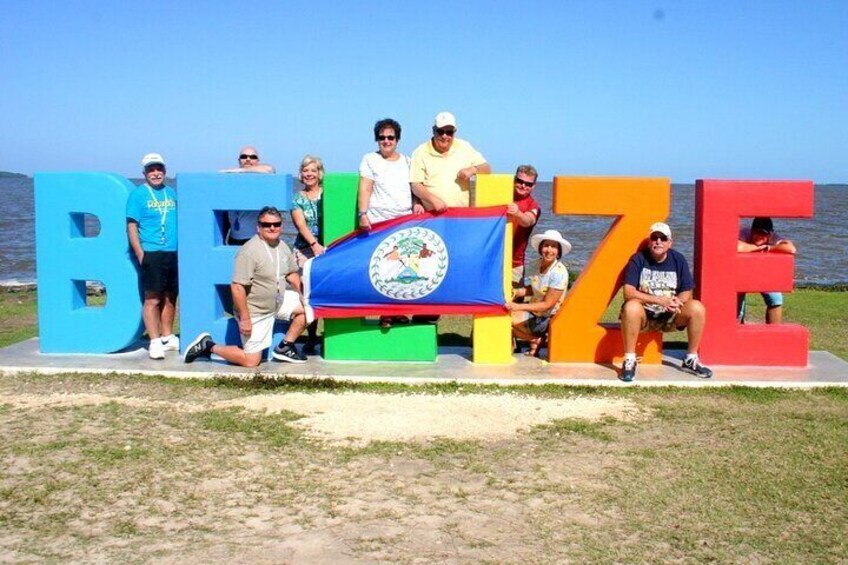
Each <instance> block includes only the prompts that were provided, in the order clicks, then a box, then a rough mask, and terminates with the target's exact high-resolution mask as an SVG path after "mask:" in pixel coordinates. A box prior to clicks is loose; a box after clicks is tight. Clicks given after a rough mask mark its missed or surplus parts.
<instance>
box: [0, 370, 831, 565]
mask: <svg viewBox="0 0 848 565" xmlns="http://www.w3.org/2000/svg"><path fill="white" fill-rule="evenodd" d="M371 386H372V385H357V387H356V388H352V389H347V388H346V389H342V390H339V391H338V392H346V391H347V390H372V391H377V392H407V393H409V392H413V391H414V392H416V393H419V394H420V393H423V392H434V393H439V392H445V390H444V389H441V390H440V389H436V388H434V389H422V388H419V387H411V386H402V385H397V386H394V387H392V388H391V389H387V388H385V387H376V388H370V387H371ZM294 390H305V391H309V390H313V391H314V390H316V389H315V388H309V387H304V388H296V385H295V384H294V383H291V382H287V381H281V382H278V383H276V386H271V383H270V382H262V383H258V386H256V387H254V388H250V387H245V386H244V385H243V383H240V382H236V381H219V382H217V383H215V384H214V386H210V385H208V384H204V383H202V382H198V381H183V380H175V379H165V378H158V377H134V376H122V375H112V376H97V375H61V376H49V377H48V376H37V375H19V376H15V377H9V376H5V377H0V398H5V399H7V404H5V405H2V407H0V427H2V429H3V430H4V441H3V442H2V443H0V460H2V461H3V462H4V472H3V473H2V474H0V531H3V532H5V535H6V536H7V537H3V534H0V545H2V547H3V549H4V551H5V552H6V554H7V555H8V556H9V558H10V559H12V560H16V561H31V560H50V561H86V560H91V559H92V557H91V556H92V554H91V553H90V552H91V551H92V550H93V548H101V549H99V551H101V553H98V556H99V557H98V559H101V560H104V561H127V560H129V561H148V560H173V559H175V558H178V557H179V556H181V555H189V556H191V558H190V559H188V560H189V561H204V560H206V561H208V560H216V558H217V560H228V558H229V560H236V561H250V560H251V557H255V554H249V555H248V554H245V553H243V552H249V551H250V548H252V547H256V548H258V549H257V551H259V550H263V551H266V552H273V551H274V550H275V546H274V545H273V544H274V543H277V542H278V541H279V539H280V535H282V534H280V532H286V536H287V539H291V540H293V541H291V542H290V543H292V544H296V543H297V541H296V540H298V539H304V538H303V537H302V536H308V537H307V538H306V539H307V540H319V541H320V542H321V543H326V544H332V543H333V540H338V539H341V540H343V541H344V543H345V545H346V547H349V548H354V549H352V551H353V554H352V555H351V556H349V560H350V561H353V560H357V559H358V560H361V561H366V562H378V561H383V562H414V561H415V560H419V561H422V562H437V561H439V560H442V561H445V560H446V557H445V555H444V554H442V553H439V552H440V550H441V549H443V547H442V546H440V545H439V544H436V543H431V542H430V541H428V540H432V539H433V538H432V537H427V536H436V537H437V538H438V539H448V540H450V544H449V550H450V552H451V553H450V555H451V556H452V557H451V558H450V559H447V560H453V561H456V562H469V563H470V562H480V563H484V562H491V563H519V562H567V561H571V562H575V563H576V562H602V563H612V562H686V563H689V562H692V563H697V562H722V563H726V562H791V563H808V562H809V563H826V562H839V561H840V560H844V555H845V542H844V532H845V531H848V514H846V513H845V510H844V509H845V504H846V502H848V468H846V465H845V455H844V453H845V450H844V446H845V445H848V391H846V390H845V389H837V388H826V389H814V390H808V391H788V390H769V389H750V388H744V387H730V388H721V389H699V390H691V389H679V388H670V387H669V388H656V389H655V388H639V389H634V388H626V389H621V390H618V389H615V390H610V389H601V388H593V387H563V386H553V385H545V386H524V387H519V388H518V390H517V391H516V390H514V389H512V388H510V389H506V388H501V387H489V386H486V387H475V386H468V385H465V386H457V385H453V386H452V387H451V389H450V393H452V394H464V393H467V392H476V393H480V392H485V393H488V394H509V395H513V394H514V395H520V396H524V395H528V396H539V397H542V398H561V399H564V400H567V399H569V398H576V397H580V398H587V397H593V396H598V397H600V396H607V397H613V398H620V399H628V400H630V401H632V402H633V403H635V404H636V406H637V408H638V413H639V414H640V416H639V417H638V418H636V419H633V420H627V421H622V420H617V419H614V418H611V417H608V418H606V419H604V420H601V421H588V420H582V419H579V418H569V419H561V420H553V421H551V422H549V423H547V424H544V425H540V426H536V427H534V428H533V429H531V430H529V431H528V432H524V433H518V434H517V435H515V436H514V437H512V438H511V439H502V440H499V441H496V442H486V441H469V440H463V441H457V440H450V439H446V438H436V439H434V440H430V441H420V442H419V441H415V442H398V441H390V442H386V441H375V442H372V443H369V444H367V445H363V446H359V447H349V446H344V445H335V444H332V443H329V442H326V441H320V440H314V439H309V438H307V437H306V436H305V435H304V433H303V430H301V429H300V428H299V427H298V426H297V423H298V418H299V415H297V414H293V413H290V412H283V413H281V414H265V413H262V412H254V411H250V410H246V409H236V408H213V407H212V404H213V403H215V402H218V401H222V400H230V399H234V398H239V397H245V396H252V395H257V394H258V395H265V394H269V393H283V394H285V393H287V392H290V391H294ZM59 392H61V393H67V394H74V393H92V392H97V393H98V394H102V395H105V396H107V397H108V398H113V399H114V400H113V401H111V402H107V403H105V404H101V405H97V406H77V407H61V408H60V407H49V406H42V407H39V408H28V409H23V408H17V407H14V406H13V405H12V404H9V403H8V402H11V400H9V399H13V398H17V397H19V396H21V395H25V396H26V397H27V398H33V397H36V398H37V397H39V396H42V395H46V394H55V393H59ZM127 398H130V399H133V401H134V402H133V404H131V405H130V404H127V403H125V402H123V401H122V400H121V399H127ZM434 401H437V399H435V398H434ZM0 402H2V401H0ZM147 402H155V403H157V404H155V405H150V406H147V405H146V403H147ZM186 407H191V408H192V409H190V410H189V409H186ZM266 527H267V528H269V529H267V530H266V529H264V528H266ZM269 532H275V534H274V535H270V534H269ZM322 532H327V533H328V535H329V536H330V537H327V538H324V537H321V536H322ZM403 532H406V534H404V533H403ZM409 532H415V535H409V534H408V533H409ZM277 534H280V535H277ZM419 538H421V539H423V541H422V542H421V544H418V543H417V540H418V539H419ZM356 540H367V543H357V541H356ZM225 546H226V547H230V548H231V549H232V553H228V552H227V551H226V550H225V549H223V548H224V547H225ZM204 552H208V553H204ZM221 552H223V553H221ZM266 555H273V553H266ZM204 558H205V559H204Z"/></svg>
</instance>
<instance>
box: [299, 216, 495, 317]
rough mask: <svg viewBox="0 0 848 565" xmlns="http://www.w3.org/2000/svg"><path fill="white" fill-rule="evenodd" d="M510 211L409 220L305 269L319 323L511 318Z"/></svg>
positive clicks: (381, 227) (357, 236)
mask: <svg viewBox="0 0 848 565" xmlns="http://www.w3.org/2000/svg"><path fill="white" fill-rule="evenodd" d="M505 225H506V207H504V206H493V207H489V208H454V209H448V210H447V211H445V212H443V213H440V214H433V213H425V214H419V215H409V216H403V217H401V218H396V219H394V220H389V221H387V222H381V223H379V224H375V226H374V227H373V229H372V230H371V231H369V232H354V233H353V234H351V235H349V236H347V237H345V238H343V239H341V240H339V241H337V242H335V243H334V244H333V245H331V246H330V247H329V248H328V249H327V252H326V253H325V254H324V255H321V256H319V257H315V258H313V259H310V260H309V261H308V262H307V263H306V265H305V266H304V277H303V278H304V296H305V298H306V301H307V305H308V307H309V308H311V309H312V311H313V312H314V317H318V318H353V317H361V316H370V315H399V314H484V313H490V314H503V313H504V312H505V308H504V302H505V296H504V237H505Z"/></svg>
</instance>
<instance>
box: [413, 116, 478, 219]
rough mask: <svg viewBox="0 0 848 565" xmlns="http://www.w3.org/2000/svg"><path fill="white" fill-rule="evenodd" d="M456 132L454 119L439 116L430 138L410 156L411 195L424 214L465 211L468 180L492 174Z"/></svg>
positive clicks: (468, 197) (468, 196) (472, 148)
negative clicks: (417, 199) (427, 212)
mask: <svg viewBox="0 0 848 565" xmlns="http://www.w3.org/2000/svg"><path fill="white" fill-rule="evenodd" d="M456 132H457V127H456V118H455V117H454V115H453V114H451V113H450V112H439V113H438V114H436V119H435V120H434V123H433V137H432V138H431V139H430V140H429V141H425V142H424V143H422V144H421V145H419V146H418V148H417V149H416V150H415V151H414V152H413V153H412V164H411V166H410V171H409V181H410V184H411V185H412V192H413V194H415V196H417V197H418V198H419V199H421V202H422V203H423V204H424V208H425V209H427V210H432V211H436V212H441V211H443V210H444V209H445V208H454V207H461V208H467V207H468V206H470V204H471V199H470V180H471V178H472V177H474V176H475V175H477V174H478V173H489V172H491V167H489V164H488V163H487V162H486V159H485V158H484V157H483V155H481V154H480V153H479V152H478V151H477V150H476V149H474V147H472V146H471V144H470V143H468V142H467V141H465V140H463V139H457V137H456Z"/></svg>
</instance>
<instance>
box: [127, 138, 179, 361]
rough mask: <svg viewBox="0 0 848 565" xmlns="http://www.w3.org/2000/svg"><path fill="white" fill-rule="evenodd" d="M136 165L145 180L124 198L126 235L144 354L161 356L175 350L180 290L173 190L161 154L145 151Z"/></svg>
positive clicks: (175, 209) (163, 356)
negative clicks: (136, 278)
mask: <svg viewBox="0 0 848 565" xmlns="http://www.w3.org/2000/svg"><path fill="white" fill-rule="evenodd" d="M141 167H142V172H143V173H144V184H142V185H140V186H138V187H136V188H135V189H134V190H133V191H132V192H131V193H130V196H129V198H128V199H127V207H126V217H127V238H128V239H129V243H130V247H131V248H132V252H133V254H134V255H135V258H136V259H137V260H138V264H139V267H140V278H141V289H142V291H143V292H144V302H143V306H142V319H143V321H144V328H145V330H146V331H147V337H149V338H150V345H149V346H148V354H149V356H150V358H151V359H164V358H165V351H179V349H180V340H179V338H177V336H175V335H174V332H173V325H174V313H175V311H176V303H177V295H178V294H179V275H178V272H177V193H176V192H174V189H172V188H171V187H169V186H166V185H165V159H163V158H162V156H161V155H160V154H158V153H148V154H147V155H145V156H144V157H143V158H142V159H141Z"/></svg>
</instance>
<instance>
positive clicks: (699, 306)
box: [683, 298, 707, 319]
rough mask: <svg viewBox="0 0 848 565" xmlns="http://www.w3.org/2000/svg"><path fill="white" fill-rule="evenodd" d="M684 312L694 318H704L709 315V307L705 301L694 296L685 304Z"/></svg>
mask: <svg viewBox="0 0 848 565" xmlns="http://www.w3.org/2000/svg"><path fill="white" fill-rule="evenodd" d="M683 313H684V314H685V315H686V316H688V317H689V318H692V319H703V318H704V317H705V316H706V315H707V309H706V308H705V307H704V303H703V302H701V301H700V300H695V299H694V298H693V299H692V300H689V301H688V302H687V303H686V304H684V306H683Z"/></svg>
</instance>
